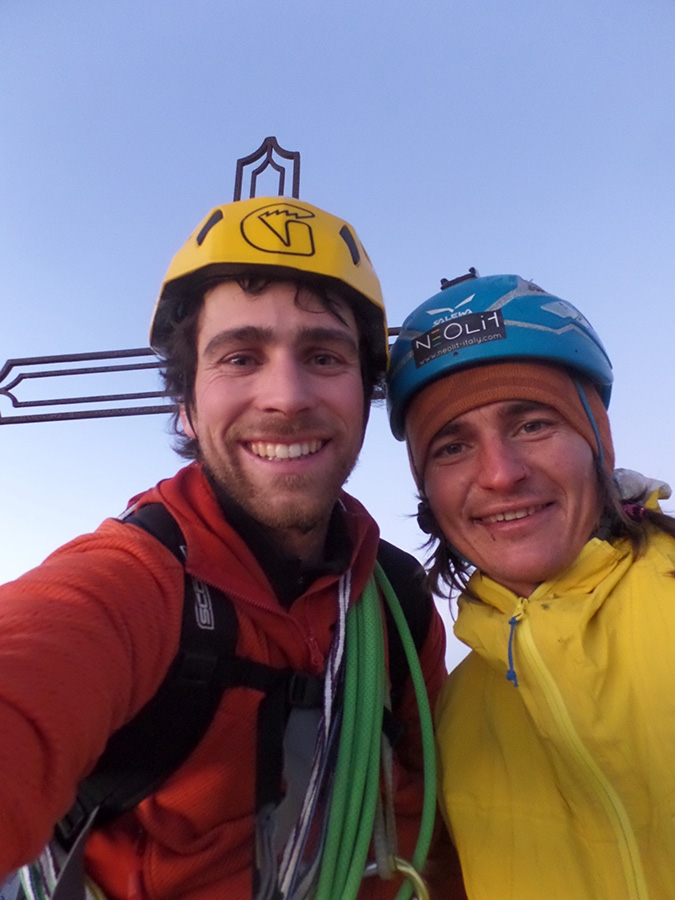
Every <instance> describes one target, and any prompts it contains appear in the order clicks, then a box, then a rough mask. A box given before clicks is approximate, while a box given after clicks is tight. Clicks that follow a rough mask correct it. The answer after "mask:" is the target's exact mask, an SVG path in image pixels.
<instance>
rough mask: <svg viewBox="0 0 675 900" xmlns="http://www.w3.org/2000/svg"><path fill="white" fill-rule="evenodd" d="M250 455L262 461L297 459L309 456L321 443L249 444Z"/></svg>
mask: <svg viewBox="0 0 675 900" xmlns="http://www.w3.org/2000/svg"><path fill="white" fill-rule="evenodd" d="M249 447H250V450H251V453H253V454H254V455H255V456H260V457H262V458H263V459H297V458H298V457H300V456H309V455H310V454H312V453H316V452H317V450H320V449H321V447H323V442H322V441H307V442H305V443H302V444H263V442H262V441H256V443H254V444H249Z"/></svg>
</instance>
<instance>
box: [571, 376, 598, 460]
mask: <svg viewBox="0 0 675 900" xmlns="http://www.w3.org/2000/svg"><path fill="white" fill-rule="evenodd" d="M572 380H573V381H574V387H575V388H576V389H577V394H578V395H579V399H580V400H581V405H582V406H583V408H584V411H585V413H586V415H587V416H588V421H589V422H590V423H591V428H592V429H593V434H594V435H595V443H596V444H597V447H598V464H599V466H600V468H601V469H604V467H605V452H604V450H603V448H602V441H601V440H600V431H599V430H598V425H597V422H596V421H595V416H594V415H593V411H592V410H591V407H590V404H589V402H588V398H587V397H586V392H585V391H584V389H583V387H582V386H581V384H580V382H579V381H578V380H577V379H576V378H573V379H572Z"/></svg>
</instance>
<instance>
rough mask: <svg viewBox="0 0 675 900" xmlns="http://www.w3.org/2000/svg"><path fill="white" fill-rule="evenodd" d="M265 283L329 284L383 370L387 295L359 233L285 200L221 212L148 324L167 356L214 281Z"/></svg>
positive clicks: (257, 201)
mask: <svg viewBox="0 0 675 900" xmlns="http://www.w3.org/2000/svg"><path fill="white" fill-rule="evenodd" d="M255 274H259V275H262V276H263V277H271V278H279V279H292V280H296V281H297V280H304V279H307V280H309V281H314V282H316V281H317V280H318V281H324V282H326V283H327V285H331V284H332V285H333V286H334V287H336V288H337V289H338V290H339V291H340V293H341V294H342V295H343V296H345V297H346V299H347V300H349V301H350V302H352V303H353V304H354V305H355V306H356V307H357V308H358V311H359V312H360V314H361V318H362V319H363V320H364V321H365V322H366V325H367V331H368V344H369V345H370V347H371V350H372V352H373V355H374V361H376V362H377V365H378V368H379V370H380V371H382V372H383V371H384V370H385V368H386V364H387V360H388V340H387V323H386V318H385V311H384V301H383V299H382V289H381V287H380V282H379V280H378V277H377V275H376V274H375V270H374V269H373V266H372V264H371V262H370V259H369V258H368V254H367V253H366V251H365V249H364V247H363V245H362V244H361V241H360V240H359V239H358V237H357V235H356V232H355V231H354V229H353V228H352V227H351V225H349V224H348V223H347V222H345V221H344V219H339V218H337V217H336V216H332V215H331V214H330V213H327V212H324V210H322V209H319V208H318V207H316V206H311V205H310V204H309V203H305V202H303V201H301V200H296V199H294V198H286V197H253V198H251V199H250V200H238V201H235V202H234V203H227V204H225V205H224V206H219V207H216V209H214V210H213V211H212V212H211V213H210V214H209V215H208V216H207V218H206V219H205V220H204V221H203V222H202V223H201V224H200V225H199V226H198V227H197V229H196V230H195V231H194V232H193V233H192V234H191V235H190V237H189V238H188V240H187V242H186V243H185V245H184V246H183V247H182V248H181V249H180V250H179V251H178V253H177V254H176V255H175V256H174V258H173V260H172V262H171V265H170V266H169V271H168V272H167V273H166V277H165V278H164V282H163V284H162V289H161V291H160V295H159V300H158V302H157V306H156V307H155V312H154V315H153V318H152V324H151V326H150V345H151V347H152V348H153V349H154V350H157V351H158V352H160V353H161V352H162V350H163V349H164V347H165V345H166V341H167V338H168V336H169V335H170V334H171V331H172V330H173V328H174V327H175V325H176V323H177V322H179V321H180V319H181V318H182V317H183V316H184V315H185V314H186V313H187V311H188V309H189V305H190V304H191V303H192V302H194V301H195V299H196V297H198V294H199V288H200V285H202V284H204V283H208V282H209V281H211V280H213V279H217V278H220V277H222V278H230V277H235V278H236V277H238V276H241V275H255Z"/></svg>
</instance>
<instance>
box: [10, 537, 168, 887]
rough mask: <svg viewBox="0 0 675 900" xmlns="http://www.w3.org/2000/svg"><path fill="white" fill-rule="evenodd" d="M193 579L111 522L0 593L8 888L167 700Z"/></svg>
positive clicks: (152, 544) (149, 542) (147, 541)
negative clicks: (123, 743) (138, 726)
mask: <svg viewBox="0 0 675 900" xmlns="http://www.w3.org/2000/svg"><path fill="white" fill-rule="evenodd" d="M182 598H183V572H182V567H181V566H180V564H179V563H178V561H177V560H176V559H175V558H174V557H173V556H172V554H171V553H170V552H169V551H168V550H166V549H165V548H163V547H162V546H161V545H160V544H158V542H157V541H156V540H155V539H154V538H152V537H151V536H150V535H147V534H145V532H142V531H141V530H140V529H137V528H135V527H134V526H132V525H123V524H122V523H120V522H117V521H115V520H108V521H106V522H104V523H103V525H102V526H101V527H100V528H99V529H98V530H97V531H96V532H95V533H94V534H91V535H85V536H82V537H80V538H78V539H76V540H75V541H73V542H71V543H70V544H67V545H66V546H65V547H62V548H61V549H60V550H57V551H56V553H54V554H52V555H51V556H50V557H48V558H47V560H45V562H44V563H43V564H42V565H41V566H38V567H37V568H36V569H33V570H32V571H30V572H28V573H27V574H26V575H24V576H22V577H21V578H19V579H18V580H16V581H13V582H10V583H9V584H6V585H3V586H2V587H0V735H1V736H2V738H1V741H0V880H1V879H2V877H4V874H5V873H7V872H9V871H11V870H12V869H14V868H16V867H18V866H19V865H21V864H23V863H25V862H27V861H29V860H30V859H32V858H34V857H35V856H36V855H37V854H38V853H39V852H40V850H41V849H42V847H43V846H44V844H45V843H46V841H47V840H49V837H50V836H51V831H52V828H53V826H54V823H55V822H56V821H57V820H58V819H59V818H60V817H61V816H62V815H63V814H64V813H65V812H66V811H67V810H68V809H69V807H70V805H71V803H72V801H73V799H74V795H75V789H76V786H77V784H78V782H79V781H80V780H81V778H82V777H83V776H84V775H85V774H86V773H87V772H88V771H89V770H90V769H91V768H92V766H93V765H94V763H95V761H96V760H97V758H98V757H99V755H100V754H101V752H102V750H103V748H104V746H105V743H106V741H107V739H108V737H109V735H110V734H111V733H112V732H113V731H114V730H116V729H117V728H119V727H120V726H121V725H123V724H124V723H125V722H126V721H128V720H129V719H130V718H131V717H132V716H133V715H134V714H135V713H136V712H137V711H138V710H139V709H140V708H141V707H142V706H143V705H144V704H145V703H146V702H147V700H148V699H149V698H150V697H152V695H153V694H154V693H155V691H156V690H157V688H158V686H159V684H160V682H161V680H162V678H163V677H164V675H165V673H166V670H167V668H168V666H169V664H170V662H171V660H172V659H173V657H174V655H175V653H176V650H177V647H178V641H179V636H180V622H181V610H182Z"/></svg>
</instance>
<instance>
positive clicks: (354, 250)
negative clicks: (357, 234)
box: [340, 225, 361, 266]
mask: <svg viewBox="0 0 675 900" xmlns="http://www.w3.org/2000/svg"><path fill="white" fill-rule="evenodd" d="M340 237H341V238H342V240H343V241H344V242H345V244H346V245H347V246H348V247H349V252H350V254H351V257H352V262H353V263H354V265H355V266H358V264H359V262H360V261H361V254H360V253H359V248H358V247H357V246H356V241H355V240H354V235H353V234H352V233H351V231H350V230H349V228H347V226H346V225H343V226H342V228H341V229H340Z"/></svg>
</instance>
